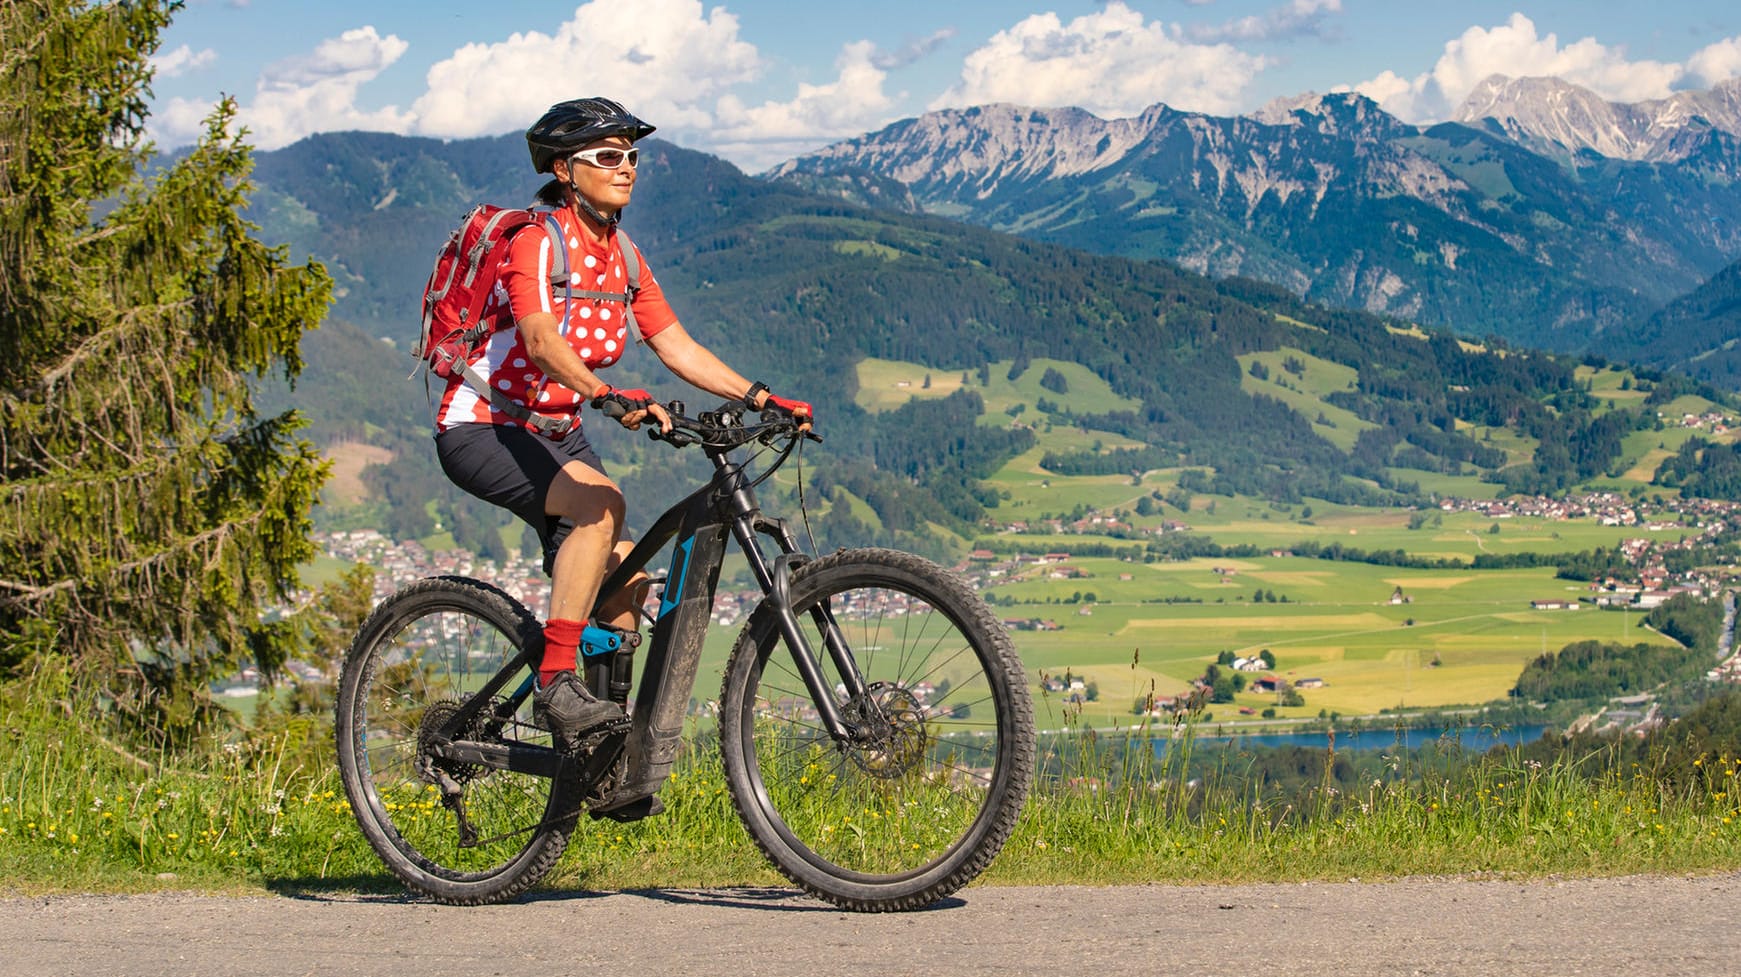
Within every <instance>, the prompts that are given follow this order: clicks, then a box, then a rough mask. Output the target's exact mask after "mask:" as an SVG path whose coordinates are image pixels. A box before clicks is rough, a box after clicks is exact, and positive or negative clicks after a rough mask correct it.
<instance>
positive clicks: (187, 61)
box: [151, 44, 218, 78]
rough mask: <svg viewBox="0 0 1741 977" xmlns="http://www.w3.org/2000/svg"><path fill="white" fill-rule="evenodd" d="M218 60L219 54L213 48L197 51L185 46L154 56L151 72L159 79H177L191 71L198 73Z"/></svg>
mask: <svg viewBox="0 0 1741 977" xmlns="http://www.w3.org/2000/svg"><path fill="white" fill-rule="evenodd" d="M216 60H218V52H216V51H213V50H212V49H211V48H202V49H200V50H198V51H195V50H194V49H193V48H191V47H188V46H187V45H186V44H183V45H182V46H181V47H178V48H176V49H175V50H173V51H170V52H169V53H167V54H156V55H153V56H152V58H151V70H152V72H153V73H154V74H155V75H156V76H157V77H159V78H176V77H179V76H181V75H185V74H187V73H188V72H191V71H198V70H199V69H201V68H204V67H205V66H206V65H209V64H211V63H212V62H214V61H216Z"/></svg>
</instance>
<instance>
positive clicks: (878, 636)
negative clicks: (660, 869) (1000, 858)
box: [720, 549, 1034, 912]
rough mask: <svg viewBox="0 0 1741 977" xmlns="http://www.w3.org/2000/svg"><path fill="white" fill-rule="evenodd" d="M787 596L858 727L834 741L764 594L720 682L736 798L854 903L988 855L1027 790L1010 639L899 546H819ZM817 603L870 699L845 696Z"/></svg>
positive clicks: (1029, 733)
mask: <svg viewBox="0 0 1741 977" xmlns="http://www.w3.org/2000/svg"><path fill="white" fill-rule="evenodd" d="M789 595H790V596H789V599H790V601H791V605H792V609H793V612H794V614H795V615H796V616H797V618H798V619H799V621H800V624H801V626H802V627H803V629H804V631H805V633H806V634H807V636H808V639H809V641H810V643H811V644H812V646H813V647H814V649H815V651H816V655H817V657H818V658H820V659H822V665H823V669H824V673H825V679H826V685H827V686H828V687H829V688H830V689H832V690H834V692H833V694H834V696H835V699H836V705H837V706H838V707H839V708H840V709H841V710H842V712H843V713H844V714H846V715H847V717H848V718H849V721H854V722H857V723H858V724H859V725H860V727H861V728H863V729H866V730H871V732H869V733H867V734H866V735H865V736H864V737H863V738H861V739H860V740H859V741H858V742H856V743H853V744H849V745H847V746H845V747H841V746H838V745H836V744H835V743H834V742H833V741H832V740H831V739H830V738H829V736H828V734H827V732H826V731H825V730H824V729H823V728H822V725H821V723H820V721H819V718H818V715H817V713H816V710H815V708H814V706H813V705H812V704H811V696H810V693H809V692H808V691H807V687H806V685H805V683H804V682H803V681H802V680H801V678H800V677H799V672H798V670H797V669H796V667H795V666H794V665H793V663H792V658H791V655H790V654H789V652H788V651H787V649H786V645H785V643H784V641H783V640H782V638H781V636H780V634H779V630H778V629H777V628H776V627H775V626H774V624H773V615H772V614H771V613H769V611H768V608H767V607H766V605H764V606H763V607H762V608H761V609H760V610H759V611H758V612H757V613H756V614H754V615H752V617H751V619H750V621H749V622H748V623H747V624H746V625H745V627H744V629H743V631H742V633H741V634H740V635H739V637H738V640H737V644H736V646H735V647H734V648H733V650H732V653H731V657H730V659H729V661H728V663H727V665H726V673H725V681H724V685H723V687H722V690H721V695H720V703H721V705H720V711H721V717H720V740H721V752H722V756H723V760H724V767H725V774H726V782H727V786H728V789H729V792H730V794H731V798H732V803H733V805H734V806H735V807H736V809H737V812H738V815H739V817H740V818H742V820H743V823H744V825H745V826H746V827H747V828H748V830H749V832H750V835H751V836H752V837H753V838H754V839H755V841H756V844H757V845H758V846H759V847H760V848H761V850H762V852H763V853H764V854H765V855H767V857H768V858H769V860H770V861H772V862H773V863H774V865H775V866H776V867H778V868H779V869H780V871H781V872H783V873H784V874H785V875H786V876H787V877H788V878H789V879H791V880H792V881H793V882H794V883H796V884H797V885H799V886H800V887H801V888H803V889H804V890H806V891H807V892H810V893H811V894H813V895H815V896H818V897H820V898H822V899H824V900H827V901H829V902H831V903H834V904H835V905H838V906H841V907H843V908H846V909H852V910H859V911H873V912H882V911H891V910H904V909H916V908H920V907H923V906H928V905H931V904H933V903H935V902H937V901H938V900H940V899H942V898H944V897H945V896H947V895H949V894H950V893H952V892H954V891H955V890H956V889H958V888H960V887H961V886H963V885H965V884H966V883H967V882H969V881H971V880H972V879H973V878H974V877H975V876H977V875H978V874H979V873H980V872H981V871H982V870H984V868H985V867H986V866H987V865H989V864H990V863H991V861H992V859H993V858H994V857H996V855H997V853H998V852H999V850H1001V849H1002V847H1003V845H1004V842H1005V841H1007V840H1008V838H1009V835H1010V833H1011V831H1012V830H1014V828H1015V824H1016V820H1017V818H1018V817H1019V816H1020V813H1021V808H1022V804H1023V801H1024V800H1025V798H1026V796H1027V791H1028V787H1029V785H1030V783H1031V780H1032V777H1033V767H1034V720H1033V707H1032V704H1031V702H1030V700H1029V696H1028V691H1027V685H1026V682H1025V679H1024V676H1023V672H1022V665H1021V661H1020V659H1019V658H1018V656H1017V654H1016V651H1015V647H1014V645H1013V643H1012V642H1011V640H1010V637H1009V634H1008V632H1007V631H1006V630H1005V629H1004V627H1003V625H1002V623H1001V622H1000V621H999V620H998V619H997V618H996V617H995V616H994V615H993V613H992V611H991V609H990V608H989V607H987V606H986V604H985V602H984V601H983V600H981V599H980V597H979V595H978V594H977V593H975V592H974V591H973V590H972V588H971V587H969V586H968V584H967V583H966V582H965V581H964V580H962V579H961V578H960V577H959V576H957V575H955V574H953V573H950V572H949V571H947V570H945V569H943V568H942V567H939V566H938V565H936V564H934V563H932V562H930V561H928V560H925V559H922V558H920V557H917V556H914V555H911V554H907V553H901V552H897V551H893V550H883V549H857V550H843V551H841V552H838V553H835V554H832V555H830V556H826V557H823V558H821V559H817V560H815V561H812V562H809V563H806V564H804V565H802V566H800V567H799V568H798V569H797V570H795V571H794V572H793V573H792V578H791V582H790V588H789ZM818 606H826V607H828V608H829V609H830V611H831V613H832V615H833V617H834V619H835V620H836V621H837V622H838V624H839V626H840V629H841V631H842V632H843V633H844V636H845V638H846V642H847V644H848V645H849V646H850V647H851V649H852V654H853V656H854V658H855V660H856V662H857V667H858V668H859V670H860V671H861V672H862V673H863V675H864V678H865V679H866V681H867V683H869V692H868V693H867V694H866V695H865V696H861V697H857V698H856V699H855V698H854V697H850V696H847V695H846V694H845V690H844V687H843V684H842V683H841V682H840V674H839V670H838V668H837V667H836V665H835V664H834V663H833V662H832V661H831V660H829V657H828V655H827V653H826V652H825V651H824V650H823V648H824V646H823V641H822V638H821V633H820V630H819V628H818V626H817V624H816V623H815V621H814V620H813V616H814V615H813V613H812V611H813V609H814V608H816V607H818ZM865 700H868V701H865ZM870 717H880V718H870Z"/></svg>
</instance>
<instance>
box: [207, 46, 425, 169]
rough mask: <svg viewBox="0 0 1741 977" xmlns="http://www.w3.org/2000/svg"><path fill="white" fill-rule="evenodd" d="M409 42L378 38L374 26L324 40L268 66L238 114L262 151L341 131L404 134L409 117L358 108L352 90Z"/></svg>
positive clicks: (396, 57) (386, 110)
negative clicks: (305, 50) (303, 53)
mask: <svg viewBox="0 0 1741 977" xmlns="http://www.w3.org/2000/svg"><path fill="white" fill-rule="evenodd" d="M408 46H409V45H407V44H406V43H405V42H404V41H402V40H400V39H399V37H398V36H397V35H393V34H388V35H387V36H385V37H382V36H381V35H380V34H379V33H377V32H376V31H375V28H373V27H359V28H357V29H355V30H348V31H345V32H344V33H343V34H340V35H339V36H338V37H334V38H328V39H327V40H324V41H322V42H320V44H319V45H318V46H317V47H316V48H315V49H314V51H313V52H311V53H309V54H306V55H301V56H298V57H294V58H286V59H285V60H283V61H279V62H277V63H276V64H273V65H270V66H268V67H267V68H266V70H265V71H264V72H263V73H262V74H261V76H260V83H259V85H258V86H257V87H256V89H255V92H254V99H253V101H251V102H249V103H248V104H246V105H244V106H242V108H241V110H240V111H239V112H238V113H237V115H238V118H239V119H240V120H241V122H242V124H243V125H245V126H247V127H248V129H249V131H250V132H252V133H253V134H254V140H253V141H254V144H255V145H257V146H259V147H260V148H262V149H273V148H276V147H278V146H283V145H286V144H288V143H292V142H295V141H296V140H298V139H301V138H302V137H304V136H307V135H310V134H312V133H316V132H331V131H335V130H341V129H369V130H374V131H378V132H406V131H408V130H409V128H410V126H411V117H410V116H409V115H407V114H406V113H404V112H402V111H400V110H399V109H397V108H395V107H393V106H388V107H386V108H382V109H376V110H372V111H371V110H365V109H361V108H358V107H357V92H358V90H359V89H360V88H362V86H363V85H365V84H367V83H368V82H370V81H373V80H374V79H375V77H376V76H377V75H379V74H380V73H381V72H382V71H384V70H386V69H387V67H388V66H389V65H391V64H393V62H395V61H397V60H399V58H400V57H401V56H403V55H404V54H405V51H406V48H407V47H408Z"/></svg>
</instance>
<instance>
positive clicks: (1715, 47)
mask: <svg viewBox="0 0 1741 977" xmlns="http://www.w3.org/2000/svg"><path fill="white" fill-rule="evenodd" d="M1687 74H1688V75H1689V76H1691V77H1692V78H1695V79H1697V80H1698V82H1699V84H1700V86H1701V87H1705V88H1709V87H1710V86H1712V85H1715V84H1716V83H1717V82H1720V81H1723V80H1725V79H1728V78H1734V77H1735V76H1737V75H1741V37H1731V38H1728V39H1726V40H1722V41H1718V42H1717V43H1715V44H1711V45H1708V46H1706V47H1704V48H1701V49H1699V50H1698V51H1695V52H1694V53H1693V56H1692V57H1690V58H1688V59H1687Z"/></svg>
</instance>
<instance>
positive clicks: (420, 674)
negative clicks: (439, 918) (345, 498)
mask: <svg viewBox="0 0 1741 977" xmlns="http://www.w3.org/2000/svg"><path fill="white" fill-rule="evenodd" d="M536 629H537V621H536V620H535V619H534V618H533V617H532V615H531V613H530V612H529V611H527V610H526V608H525V607H524V606H522V605H521V604H520V602H519V601H516V600H515V599H514V598H513V597H511V596H509V595H508V594H507V593H505V592H503V591H501V590H498V589H497V588H495V587H492V586H490V585H488V584H486V583H483V582H482V581H478V580H471V579H467V578H463V577H434V578H430V579H427V580H421V581H418V582H417V583H415V584H412V585H410V586H409V587H406V588H405V589H403V590H400V591H399V592H398V593H396V594H394V595H392V596H391V597H389V598H388V599H387V600H386V601H385V602H383V603H382V604H381V606H380V607H378V608H376V609H375V612H374V613H373V614H371V615H370V616H369V619H368V620H367V621H365V622H364V623H363V627H362V629H361V630H360V631H359V632H358V633H357V637H356V640H355V642H354V643H353V644H352V645H351V649H350V652H349V654H348V655H347V656H346V658H345V667H344V675H343V677H342V679H341V680H340V683H339V697H338V716H337V722H336V729H335V734H336V737H337V740H338V743H337V745H338V761H339V771H340V773H341V779H342V780H343V782H344V787H345V795H346V797H348V798H349V800H350V804H351V810H352V812H353V813H355V815H356V818H357V823H358V825H359V826H361V828H362V829H363V834H364V835H365V836H366V837H367V838H368V840H369V844H370V846H371V847H373V848H374V849H375V853H376V854H378V855H379V856H380V857H381V861H382V862H384V863H385V864H386V866H387V868H388V869H390V870H391V871H392V872H393V874H394V875H395V876H397V877H398V878H399V880H400V881H401V882H403V883H405V885H406V886H407V887H409V888H411V889H413V890H415V891H417V892H420V893H423V894H425V895H428V896H431V897H433V898H435V899H436V900H438V901H440V902H446V903H454V904H460V905H476V904H479V903H486V902H497V901H500V900H503V899H507V898H509V897H511V896H514V895H516V894H518V893H520V892H521V891H523V890H525V889H526V888H528V887H529V886H531V885H532V884H533V883H535V882H537V881H538V879H539V878H541V877H542V876H543V875H544V873H545V872H547V871H549V869H550V867H551V866H552V865H554V864H556V860H557V859H558V858H560V857H561V856H562V850H563V848H564V847H565V846H566V845H567V844H568V835H569V832H570V831H571V830H572V829H573V825H574V821H575V815H576V813H577V811H578V808H579V798H578V797H577V796H576V795H577V793H578V784H575V783H571V782H570V780H569V778H557V779H555V780H551V779H549V778H545V777H539V776H534V775H532V774H527V773H515V772H512V771H508V770H496V769H492V768H489V767H485V766H482V765H480V764H469V763H463V762H458V761H454V760H450V759H443V758H440V757H437V756H435V755H434V754H432V753H431V752H430V750H429V746H430V745H431V742H432V739H431V737H432V735H433V734H434V731H435V730H437V729H439V728H440V727H441V726H443V725H444V724H445V723H446V722H447V721H448V720H449V719H451V718H452V717H453V716H454V714H455V712H456V710H458V709H459V707H460V706H461V705H462V704H463V703H466V702H468V701H469V700H470V699H471V698H472V697H473V695H475V694H476V693H478V692H479V690H481V689H482V688H483V686H484V684H485V683H486V682H488V681H489V679H490V678H492V677H493V676H495V675H496V673H497V672H499V671H501V670H502V669H503V668H504V667H506V666H507V665H508V664H509V663H510V662H512V661H513V660H514V658H515V657H516V656H518V655H519V653H520V647H521V643H522V642H523V641H524V640H525V636H528V635H531V634H533V633H534V632H535V631H536ZM531 674H532V670H531V666H530V665H524V664H523V665H522V666H521V667H520V668H519V671H518V673H517V674H515V675H514V676H512V680H511V681H510V683H509V684H508V685H506V686H505V687H504V688H503V689H502V690H501V691H500V692H498V693H497V694H496V695H495V696H493V697H492V699H493V701H492V702H490V703H489V704H487V705H486V706H485V708H484V709H483V710H482V711H481V712H480V713H479V714H478V716H477V718H476V719H474V720H473V721H472V722H471V723H470V725H469V727H468V728H467V729H466V730H464V731H462V737H463V738H464V739H468V740H473V741H482V742H487V743H496V744H510V745H511V744H517V743H530V744H534V745H539V746H549V745H550V734H549V733H547V732H545V731H543V730H541V729H538V728H537V727H535V726H533V725H532V718H531V712H532V701H531V696H529V695H525V694H524V693H525V690H527V689H529V688H530V685H529V684H527V680H528V678H529V677H530V676H531ZM456 788H457V796H455V792H456Z"/></svg>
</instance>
